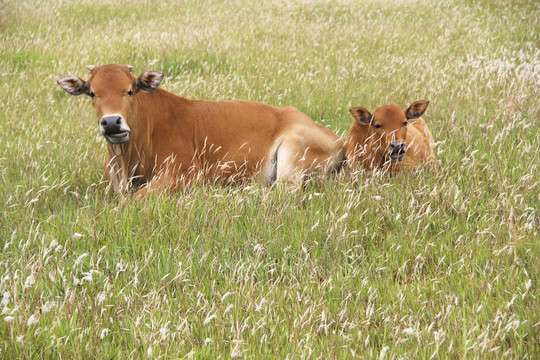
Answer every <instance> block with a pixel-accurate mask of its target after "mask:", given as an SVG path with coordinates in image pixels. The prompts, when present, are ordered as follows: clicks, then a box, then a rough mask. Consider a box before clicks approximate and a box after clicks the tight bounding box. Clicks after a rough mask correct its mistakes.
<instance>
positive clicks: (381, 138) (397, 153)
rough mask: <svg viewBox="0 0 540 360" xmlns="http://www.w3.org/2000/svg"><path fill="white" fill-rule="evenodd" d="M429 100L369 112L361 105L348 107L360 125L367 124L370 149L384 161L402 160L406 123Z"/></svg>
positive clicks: (414, 117)
mask: <svg viewBox="0 0 540 360" xmlns="http://www.w3.org/2000/svg"><path fill="white" fill-rule="evenodd" d="M428 105H429V101H427V100H420V101H416V102H414V103H412V104H411V106H409V107H408V108H407V110H405V111H404V110H402V109H401V107H399V106H398V105H384V106H380V107H378V108H377V110H375V112H374V113H373V114H371V113H370V112H369V111H368V110H366V109H364V108H362V107H354V108H352V109H350V110H349V111H350V113H351V115H352V116H353V117H354V118H355V120H356V121H358V122H359V123H360V124H361V125H363V126H367V127H368V128H366V131H367V133H368V141H370V143H371V150H372V151H374V152H377V153H379V154H380V155H381V156H382V158H383V160H384V161H388V160H390V161H391V162H398V161H402V160H403V156H404V155H405V152H406V151H407V143H406V139H407V125H408V123H409V120H412V119H417V118H419V117H420V116H422V114H423V113H424V112H425V111H426V108H427V107H428Z"/></svg>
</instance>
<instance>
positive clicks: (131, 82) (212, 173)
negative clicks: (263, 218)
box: [58, 64, 344, 195]
mask: <svg viewBox="0 0 540 360" xmlns="http://www.w3.org/2000/svg"><path fill="white" fill-rule="evenodd" d="M90 69H91V75H90V78H89V80H88V81H87V82H84V81H83V80H81V79H79V78H76V77H64V78H60V79H59V80H58V83H59V84H60V86H62V87H63V88H64V89H66V91H68V92H70V93H72V94H74V95H79V93H76V92H75V90H73V88H72V87H73V86H75V85H81V84H79V83H78V81H81V82H83V83H84V84H86V85H87V88H84V86H82V87H80V88H77V89H80V91H81V93H86V94H90V95H92V96H93V95H94V94H95V96H94V97H93V99H92V104H93V106H94V108H95V110H96V112H97V116H98V119H101V118H102V117H103V116H104V115H107V114H111V113H114V114H120V115H122V116H123V117H124V118H125V119H126V120H127V124H128V125H129V127H130V128H131V135H130V140H129V141H128V142H127V143H125V144H111V143H109V144H107V151H108V153H107V157H106V160H105V168H106V174H107V176H108V177H109V179H110V180H111V181H112V183H113V184H114V186H115V188H117V189H118V190H125V189H129V188H135V189H138V192H137V194H138V195H144V194H146V193H147V192H151V191H157V192H162V191H165V190H176V189H178V188H180V187H182V186H185V185H187V184H188V183H193V182H196V181H199V180H203V179H218V180H221V181H224V182H226V183H232V182H238V181H242V180H244V179H246V178H252V177H255V176H258V175H260V176H263V177H264V178H265V180H266V182H267V183H273V182H275V181H276V180H281V179H286V180H289V181H291V182H294V183H301V182H302V179H303V177H304V175H305V174H306V173H308V172H313V171H322V172H325V173H328V172H335V171H339V169H340V167H341V165H342V163H343V161H344V153H343V141H342V140H341V138H340V137H338V136H337V135H336V134H334V133H333V132H332V131H330V130H328V129H327V128H325V127H323V126H321V125H318V124H316V123H315V122H313V120H311V119H310V118H309V117H308V116H307V115H305V114H303V113H301V112H300V111H298V110H296V109H295V108H293V107H285V108H277V107H273V106H269V105H265V104H261V103H258V102H254V101H241V100H233V101H216V102H213V101H198V100H190V99H186V98H183V97H179V96H176V95H174V94H172V93H169V92H167V91H165V90H161V89H155V90H153V91H149V92H146V91H148V89H146V91H145V89H144V88H143V89H142V90H143V91H138V90H139V88H138V87H140V86H141V84H143V83H146V82H150V83H151V82H152V80H155V79H152V76H158V75H155V74H159V73H156V72H153V73H152V72H147V73H144V74H143V75H141V77H139V78H138V79H137V78H135V77H134V76H133V75H132V74H131V70H132V68H131V67H129V66H125V65H116V64H107V65H103V66H100V67H92V68H90ZM159 75H161V74H159ZM160 81H161V78H160V79H159V80H158V81H157V85H159V82H160ZM73 84H75V85H73ZM157 85H156V87H157ZM130 90H131V91H133V94H129V95H128V92H129V91H130Z"/></svg>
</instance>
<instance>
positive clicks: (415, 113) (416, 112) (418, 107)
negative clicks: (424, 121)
mask: <svg viewBox="0 0 540 360" xmlns="http://www.w3.org/2000/svg"><path fill="white" fill-rule="evenodd" d="M428 105H429V100H419V101H415V102H413V103H412V104H411V106H409V107H408V108H407V110H406V111H405V116H407V119H409V120H411V119H417V118H419V117H420V116H422V115H423V114H424V112H425V111H426V109H427V107H428Z"/></svg>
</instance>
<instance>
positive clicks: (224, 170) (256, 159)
mask: <svg viewBox="0 0 540 360" xmlns="http://www.w3.org/2000/svg"><path fill="white" fill-rule="evenodd" d="M174 104H175V106H173V107H172V108H170V109H168V111H165V114H167V116H164V117H162V118H160V119H158V122H157V123H156V124H155V125H154V127H155V129H154V131H153V134H152V143H153V147H154V149H155V153H156V154H157V156H158V158H159V159H161V161H163V159H165V158H167V157H169V156H171V155H173V157H175V159H176V163H177V164H181V166H184V167H186V166H191V167H195V168H196V170H198V171H202V172H204V175H205V177H207V176H211V177H218V178H225V179H226V180H227V181H231V180H241V179H244V178H248V177H252V176H254V175H256V174H257V173H259V172H261V171H262V170H263V169H264V168H265V167H266V166H267V165H268V162H269V160H270V158H271V157H272V155H273V154H274V151H275V150H276V147H277V145H279V144H280V143H281V142H282V141H284V140H287V141H289V143H290V142H291V141H292V142H297V143H298V144H299V149H302V151H305V149H306V148H312V149H313V150H310V151H311V152H313V151H318V150H320V151H321V152H322V153H324V154H327V155H326V157H328V154H329V153H332V154H335V153H336V152H338V151H339V150H340V148H341V147H342V145H339V142H340V141H341V139H340V138H339V137H338V136H337V135H335V134H334V133H333V132H331V131H330V130H328V129H326V128H324V127H322V126H320V125H318V124H316V123H315V122H314V121H313V120H311V118H309V117H308V116H307V115H305V114H303V113H301V112H300V111H298V110H296V109H295V108H293V107H285V108H277V107H273V106H270V105H266V104H262V103H258V102H255V101H246V100H231V101H199V100H188V99H183V98H182V102H178V101H176V102H175V103H174ZM319 148H320V149H319ZM158 162H160V160H158Z"/></svg>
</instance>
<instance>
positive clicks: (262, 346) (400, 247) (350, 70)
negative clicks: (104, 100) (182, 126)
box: [0, 0, 540, 359]
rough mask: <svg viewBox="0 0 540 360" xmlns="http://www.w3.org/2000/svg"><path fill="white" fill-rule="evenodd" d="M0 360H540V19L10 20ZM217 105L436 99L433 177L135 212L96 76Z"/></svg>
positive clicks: (171, 6) (104, 4) (184, 13)
mask: <svg viewBox="0 0 540 360" xmlns="http://www.w3.org/2000/svg"><path fill="white" fill-rule="evenodd" d="M0 18H1V19H2V20H1V22H0V49H1V54H0V72H1V74H2V80H3V85H2V86H0V99H1V102H0V104H1V105H0V107H1V108H0V110H1V111H0V181H1V183H2V185H1V187H0V189H1V191H0V203H2V204H3V207H2V209H0V249H1V252H0V309H2V310H1V312H2V315H1V317H0V357H1V358H6V359H8V358H9V359H11V358H81V359H87V358H118V359H124V358H182V357H195V358H229V357H241V356H243V357H246V358H353V357H358V358H379V359H382V358H503V357H509V358H529V359H533V358H538V355H539V353H540V351H539V346H538V344H539V333H540V319H539V315H538V314H539V311H538V309H539V308H540V306H539V300H538V296H539V293H538V281H539V277H538V274H539V265H538V264H539V257H538V254H539V253H540V246H539V243H540V242H539V240H538V239H539V227H540V217H539V214H538V208H539V202H540V201H539V200H540V194H539V180H540V177H539V164H540V157H539V151H540V131H539V125H540V102H539V100H538V99H539V89H540V86H539V85H540V47H539V44H540V26H539V19H540V6H539V4H538V3H537V2H535V1H483V2H477V1H445V2H433V1H421V0H419V1H413V0H410V1H406V0H403V1H399V0H396V1H383V0H380V1H373V2H358V1H348V0H342V1H337V2H328V1H316V0H313V1H271V2H255V1H244V0H237V1H227V2H219V1H105V0H104V1H97V0H83V1H79V2H77V3H74V2H71V1H61V0H58V1H52V0H43V1H38V2H37V3H36V2H35V1H24V0H19V1H4V2H3V3H2V4H1V5H0ZM108 62H117V63H129V64H131V65H133V66H135V69H136V72H137V73H141V72H142V71H144V70H148V69H155V70H159V71H162V72H163V73H164V74H165V75H166V78H165V80H164V81H163V83H162V85H161V86H162V87H163V88H164V89H166V90H169V91H171V92H174V93H176V94H179V95H182V96H185V97H188V98H196V99H205V100H221V99H233V98H237V99H251V100H257V101H262V102H266V103H269V104H272V105H276V106H285V105H293V106H295V107H297V108H298V109H300V110H301V111H304V112H306V113H307V114H308V115H310V116H311V117H312V118H313V119H314V120H315V121H317V122H319V123H322V124H324V125H326V126H328V127H329V128H331V129H332V130H334V131H335V132H337V133H338V134H340V135H343V136H345V135H346V131H347V130H348V127H349V125H350V123H351V122H352V118H350V116H349V114H348V109H349V108H350V107H352V106H363V107H366V108H368V109H370V110H374V109H375V108H376V107H377V106H379V105H383V104H386V103H398V104H400V105H402V106H403V107H406V106H407V105H408V104H409V103H411V102H413V101H415V100H419V99H429V100H431V105H430V107H429V108H428V110H427V113H426V116H425V120H426V121H427V123H428V125H429V126H430V128H431V130H432V132H433V134H434V137H435V139H436V146H435V150H436V153H437V159H438V166H437V169H436V170H435V171H428V170H420V171H418V172H415V173H412V174H397V175H395V176H386V175H384V174H363V173H355V174H341V175H339V176H338V177H337V178H336V179H334V180H333V181H329V182H326V183H324V184H321V183H319V182H317V181H315V182H314V183H312V184H309V186H308V187H307V188H306V189H304V190H298V189H294V188H289V187H287V186H280V187H278V188H274V189H271V188H267V187H265V186H263V185H262V183H261V182H260V181H253V182H251V183H248V184H245V185H242V186H232V187H225V186H223V185H220V184H213V183H209V184H203V185H200V186H197V187H193V188H189V189H185V190H184V191H182V192H180V193H177V194H172V195H165V196H161V197H157V198H153V199H151V200H148V201H146V202H138V201H133V200H132V199H129V198H123V197H122V196H120V195H118V194H116V193H115V192H114V191H113V190H112V189H111V186H110V185H109V183H108V181H107V179H106V178H105V176H104V172H103V160H104V155H105V142H104V141H103V139H102V137H101V136H100V135H99V133H98V129H97V120H96V118H95V114H94V111H93V109H92V107H91V105H90V102H89V100H88V99H87V98H83V97H79V98H75V97H71V96H69V95H67V94H66V93H65V92H64V91H63V90H61V89H60V88H59V87H58V86H57V85H56V83H55V80H56V78H57V77H59V76H62V75H67V74H72V75H78V76H81V77H85V76H86V75H85V73H86V69H85V65H88V64H102V63H108Z"/></svg>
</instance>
